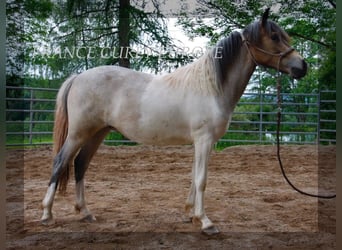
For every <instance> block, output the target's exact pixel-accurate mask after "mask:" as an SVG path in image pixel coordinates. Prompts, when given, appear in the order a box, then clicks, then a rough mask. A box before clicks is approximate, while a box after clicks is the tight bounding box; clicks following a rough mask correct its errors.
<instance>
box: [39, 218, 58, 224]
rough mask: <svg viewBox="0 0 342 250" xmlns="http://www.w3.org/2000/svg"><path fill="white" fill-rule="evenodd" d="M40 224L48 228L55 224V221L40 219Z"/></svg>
mask: <svg viewBox="0 0 342 250" xmlns="http://www.w3.org/2000/svg"><path fill="white" fill-rule="evenodd" d="M40 223H41V224H42V225H44V226H49V225H52V224H54V223H55V221H54V220H53V219H52V218H46V219H41V220H40Z"/></svg>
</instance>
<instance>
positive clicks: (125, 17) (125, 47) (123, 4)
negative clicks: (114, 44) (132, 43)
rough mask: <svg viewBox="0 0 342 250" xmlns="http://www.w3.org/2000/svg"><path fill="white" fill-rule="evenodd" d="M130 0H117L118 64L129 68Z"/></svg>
mask: <svg viewBox="0 0 342 250" xmlns="http://www.w3.org/2000/svg"><path fill="white" fill-rule="evenodd" d="M129 7H130V0H120V1H119V53H120V58H119V66H122V67H126V68H129V67H130V61H129V33H130V22H129Z"/></svg>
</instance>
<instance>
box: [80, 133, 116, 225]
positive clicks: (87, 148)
mask: <svg viewBox="0 0 342 250" xmlns="http://www.w3.org/2000/svg"><path fill="white" fill-rule="evenodd" d="M109 131H110V128H108V127H106V128H103V129H101V130H100V131H98V132H97V133H96V134H95V135H94V136H93V137H91V138H90V139H89V140H88V141H87V142H86V144H85V145H84V146H83V147H82V148H81V150H80V152H79V153H78V155H77V156H76V158H75V162H74V167H75V181H76V205H75V209H76V211H77V212H79V213H81V215H82V220H83V221H88V222H92V221H95V220H96V218H95V217H94V216H93V215H92V214H91V212H90V211H89V210H88V209H87V207H86V202H85V197H84V174H85V172H86V170H87V168H88V166H89V163H90V161H91V159H92V158H93V156H94V154H95V152H96V151H97V149H98V147H99V146H100V144H101V142H102V141H103V139H104V138H105V136H106V135H107V134H108V132H109Z"/></svg>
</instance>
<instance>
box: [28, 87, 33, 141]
mask: <svg viewBox="0 0 342 250" xmlns="http://www.w3.org/2000/svg"><path fill="white" fill-rule="evenodd" d="M32 132H33V89H31V90H30V124H29V144H30V145H31V144H32Z"/></svg>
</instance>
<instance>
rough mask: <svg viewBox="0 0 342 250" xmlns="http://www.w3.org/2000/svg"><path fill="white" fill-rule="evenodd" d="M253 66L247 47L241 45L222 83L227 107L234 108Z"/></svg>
mask: <svg viewBox="0 0 342 250" xmlns="http://www.w3.org/2000/svg"><path fill="white" fill-rule="evenodd" d="M255 67H256V66H255V64H254V62H253V61H252V59H251V57H250V55H249V54H248V51H247V49H246V48H245V46H244V45H242V48H241V52H240V55H238V56H237V58H236V62H234V64H233V65H232V66H231V67H230V69H229V71H228V72H227V77H226V80H225V82H224V83H223V92H224V98H225V102H226V105H227V108H229V109H234V107H235V106H236V104H237V102H238V101H239V99H240V97H241V96H242V94H243V92H244V91H245V89H246V87H247V84H248V82H249V80H250V78H251V76H252V74H253V72H254V70H255ZM231 111H232V110H231Z"/></svg>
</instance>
